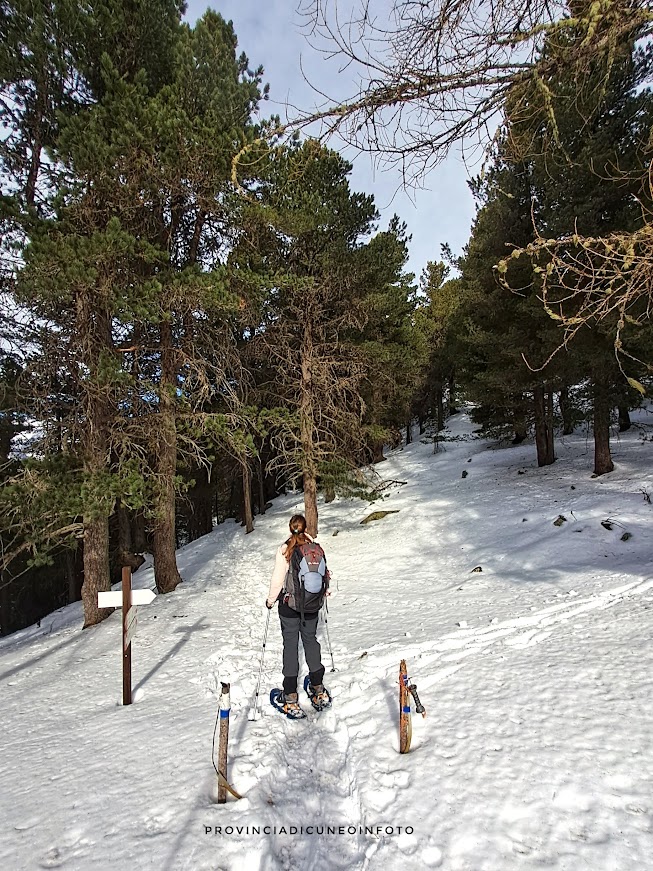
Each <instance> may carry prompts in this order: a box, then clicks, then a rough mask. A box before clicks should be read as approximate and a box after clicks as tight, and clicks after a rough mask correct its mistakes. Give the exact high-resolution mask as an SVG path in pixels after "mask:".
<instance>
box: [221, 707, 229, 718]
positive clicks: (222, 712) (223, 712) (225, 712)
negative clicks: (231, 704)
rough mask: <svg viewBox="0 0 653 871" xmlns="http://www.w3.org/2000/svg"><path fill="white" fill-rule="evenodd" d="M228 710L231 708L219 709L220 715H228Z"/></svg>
mask: <svg viewBox="0 0 653 871" xmlns="http://www.w3.org/2000/svg"><path fill="white" fill-rule="evenodd" d="M230 710H231V708H226V709H225V710H224V711H220V716H221V717H228V716H229V711H230Z"/></svg>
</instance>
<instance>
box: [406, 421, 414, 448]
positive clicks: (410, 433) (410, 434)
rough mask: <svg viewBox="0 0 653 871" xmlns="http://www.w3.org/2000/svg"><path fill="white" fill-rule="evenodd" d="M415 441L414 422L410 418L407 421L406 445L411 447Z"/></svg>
mask: <svg viewBox="0 0 653 871" xmlns="http://www.w3.org/2000/svg"><path fill="white" fill-rule="evenodd" d="M412 441H413V422H412V420H411V419H410V418H409V419H408V420H407V421H406V444H407V445H409V444H411V442H412Z"/></svg>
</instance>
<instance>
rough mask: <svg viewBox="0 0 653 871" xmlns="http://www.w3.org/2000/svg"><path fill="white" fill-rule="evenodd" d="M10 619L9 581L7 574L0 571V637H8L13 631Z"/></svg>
mask: <svg viewBox="0 0 653 871" xmlns="http://www.w3.org/2000/svg"><path fill="white" fill-rule="evenodd" d="M12 617H13V614H12V608H11V581H10V580H9V578H8V577H7V572H4V571H0V635H9V634H10V633H11V632H12V631H13V619H12Z"/></svg>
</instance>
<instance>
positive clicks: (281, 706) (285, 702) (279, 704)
mask: <svg viewBox="0 0 653 871" xmlns="http://www.w3.org/2000/svg"><path fill="white" fill-rule="evenodd" d="M270 704H271V705H272V707H273V708H276V709H277V711H279V713H281V714H285V715H286V717H288V719H289V720H303V719H304V718H305V717H306V714H305V713H304V711H302V709H301V708H300V707H299V702H298V701H297V693H288V695H284V692H283V690H280V689H274V690H272V691H271V693H270Z"/></svg>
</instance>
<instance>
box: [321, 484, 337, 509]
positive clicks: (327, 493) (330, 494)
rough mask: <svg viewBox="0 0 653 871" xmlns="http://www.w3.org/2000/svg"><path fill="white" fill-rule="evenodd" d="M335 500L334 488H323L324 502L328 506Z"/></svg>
mask: <svg viewBox="0 0 653 871" xmlns="http://www.w3.org/2000/svg"><path fill="white" fill-rule="evenodd" d="M335 498H336V488H335V486H334V485H333V484H327V485H326V487H325V488H324V501H325V502H326V503H327V504H328V503H329V502H333V500H334V499H335Z"/></svg>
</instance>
